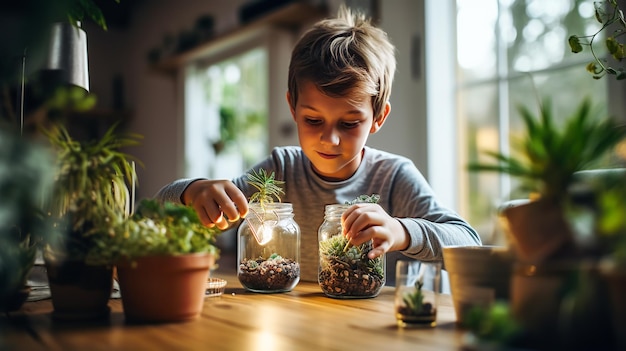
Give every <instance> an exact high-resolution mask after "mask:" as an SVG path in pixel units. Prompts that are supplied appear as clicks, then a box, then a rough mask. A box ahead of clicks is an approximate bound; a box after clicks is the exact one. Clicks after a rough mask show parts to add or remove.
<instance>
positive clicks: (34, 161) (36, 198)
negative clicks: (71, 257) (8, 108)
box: [0, 126, 54, 312]
mask: <svg viewBox="0 0 626 351" xmlns="http://www.w3.org/2000/svg"><path fill="white" fill-rule="evenodd" d="M53 174H54V168H53V162H52V155H51V154H50V153H49V152H48V151H47V150H46V149H45V148H44V146H43V145H41V144H40V143H34V142H31V141H29V140H27V139H25V138H22V137H20V136H18V134H17V133H13V132H11V131H10V128H9V127H7V126H3V127H1V128H0V199H2V201H0V312H4V311H12V310H16V309H18V308H19V307H20V306H21V304H22V303H23V302H24V301H25V299H26V298H27V297H28V294H29V292H30V287H28V286H27V278H28V274H29V272H30V269H31V268H32V267H33V265H34V263H35V254H36V251H37V249H38V248H39V245H40V244H41V242H42V240H46V241H51V240H52V238H53V234H54V233H53V232H52V231H51V230H50V229H51V228H49V227H47V226H46V222H45V221H44V218H45V216H44V215H43V211H42V208H41V204H42V202H43V201H45V199H46V198H47V197H48V196H49V194H50V191H51V188H52V187H51V185H52V180H53Z"/></svg>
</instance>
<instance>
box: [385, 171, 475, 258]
mask: <svg viewBox="0 0 626 351" xmlns="http://www.w3.org/2000/svg"><path fill="white" fill-rule="evenodd" d="M394 178H395V179H394V186H393V189H392V196H391V198H392V199H393V201H392V203H391V205H390V206H391V207H392V208H393V210H392V213H393V214H392V215H393V216H394V217H396V218H397V219H398V220H399V221H400V223H401V224H402V226H403V227H404V228H405V230H406V231H407V233H408V234H409V237H410V244H409V247H408V248H407V249H406V250H404V251H402V254H404V255H405V256H408V257H411V258H414V259H417V260H422V261H433V260H441V259H443V250H442V248H443V247H444V246H452V245H481V244H482V243H481V240H480V236H479V235H478V233H477V232H476V231H475V230H474V229H473V228H472V227H471V226H470V225H469V224H468V223H467V222H466V221H465V220H464V219H463V218H461V216H460V215H458V214H457V213H456V212H454V211H452V210H451V209H449V208H447V207H445V206H444V205H442V204H441V203H440V202H439V201H438V199H437V197H436V195H435V193H434V191H433V190H432V188H431V187H430V185H429V184H428V182H427V181H426V179H425V178H424V177H423V175H422V174H421V173H420V172H419V170H417V168H416V167H415V166H414V165H412V164H409V163H407V164H403V165H402V166H401V167H400V169H399V171H398V172H397V173H396V175H395V176H394Z"/></svg>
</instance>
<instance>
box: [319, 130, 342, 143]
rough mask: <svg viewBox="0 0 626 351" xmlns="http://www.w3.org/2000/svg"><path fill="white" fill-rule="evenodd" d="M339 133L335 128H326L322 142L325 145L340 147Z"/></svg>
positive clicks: (321, 138)
mask: <svg viewBox="0 0 626 351" xmlns="http://www.w3.org/2000/svg"><path fill="white" fill-rule="evenodd" d="M339 139H340V138H339V133H338V132H337V131H336V130H335V128H326V129H325V130H324V131H323V132H322V135H321V136H320V141H321V142H322V143H323V144H331V145H339Z"/></svg>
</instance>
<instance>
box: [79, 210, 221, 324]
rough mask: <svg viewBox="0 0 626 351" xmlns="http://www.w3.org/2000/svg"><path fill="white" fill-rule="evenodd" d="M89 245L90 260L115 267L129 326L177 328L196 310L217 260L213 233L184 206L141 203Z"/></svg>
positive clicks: (193, 316) (189, 318) (192, 316)
mask: <svg viewBox="0 0 626 351" xmlns="http://www.w3.org/2000/svg"><path fill="white" fill-rule="evenodd" d="M113 223H114V225H113V226H112V227H111V228H110V229H109V232H108V233H107V235H102V236H98V237H96V238H95V239H94V246H93V250H91V251H90V254H91V255H93V256H94V257H93V259H94V260H99V261H101V262H102V263H111V264H115V265H116V267H117V274H118V278H119V285H120V292H121V296H122V304H123V306H124V315H125V316H126V320H127V321H129V322H152V323H162V322H182V321H188V320H192V319H195V318H197V317H198V316H199V314H200V312H201V310H202V304H203V301H204V296H205V291H206V284H207V279H208V277H209V270H210V268H211V267H212V266H213V265H214V263H215V260H216V259H217V257H218V255H219V250H218V248H217V247H216V246H215V239H216V236H217V235H218V234H219V233H220V231H219V229H216V228H209V227H207V226H204V225H203V224H202V222H201V221H200V219H199V218H198V216H197V214H196V212H195V211H194V210H193V209H192V208H191V207H188V206H184V205H179V204H173V203H169V202H166V203H163V204H161V203H159V202H157V201H156V200H154V199H144V200H142V201H141V202H140V203H139V205H138V207H137V211H136V212H135V213H134V214H133V215H132V216H131V217H129V218H124V217H123V216H119V215H118V216H117V218H115V219H114V220H113Z"/></svg>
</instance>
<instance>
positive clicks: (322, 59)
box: [157, 7, 480, 281]
mask: <svg viewBox="0 0 626 351" xmlns="http://www.w3.org/2000/svg"><path fill="white" fill-rule="evenodd" d="M394 50H395V48H394V47H393V45H392V44H391V43H390V42H389V40H388V38H387V35H386V33H385V32H383V31H382V30H380V29H378V28H375V27H374V26H372V25H371V24H370V22H369V21H368V20H367V19H366V18H364V17H363V16H362V15H360V14H352V13H351V12H350V11H349V10H348V9H347V8H345V7H342V8H341V9H340V10H339V14H338V17H337V18H335V19H327V20H322V21H320V22H318V23H317V24H315V25H314V26H313V27H312V28H311V29H310V30H309V31H307V32H306V33H305V34H304V35H303V36H302V37H301V38H300V40H299V41H298V43H297V44H296V46H295V48H294V50H293V52H292V57H291V63H290V65H289V81H288V92H287V102H288V104H289V107H290V109H291V114H292V116H293V119H294V121H295V123H296V127H297V131H298V138H299V142H300V147H296V146H290V147H277V148H275V149H274V150H272V153H271V155H270V156H269V157H268V158H267V159H265V160H264V161H262V162H260V163H258V164H257V165H256V166H254V167H253V169H254V170H257V171H258V170H259V169H265V170H266V171H267V173H268V174H270V173H271V172H274V173H275V178H276V179H278V180H283V181H284V182H285V183H284V191H285V194H284V196H282V201H283V202H289V203H291V204H292V205H293V212H294V215H295V220H296V222H297V223H298V225H299V226H300V228H301V233H302V237H301V250H300V251H301V259H300V266H301V279H302V280H308V281H317V269H318V244H317V243H318V239H317V229H318V227H319V226H320V224H321V223H322V222H323V219H324V206H325V205H327V204H334V203H340V204H343V203H345V202H346V201H352V200H354V199H355V198H357V197H358V196H359V195H372V194H378V195H380V201H379V203H378V204H371V203H368V204H364V203H363V204H356V205H353V206H351V207H350V208H349V209H348V210H347V211H346V212H345V214H344V215H343V217H342V220H343V221H344V223H343V228H344V235H346V236H347V237H348V238H349V239H350V240H351V242H352V244H353V245H360V244H362V243H364V242H366V241H368V240H373V246H374V248H373V249H372V250H371V251H370V253H369V257H370V258H375V257H378V256H380V255H382V254H383V253H386V252H391V251H399V252H401V253H403V254H404V255H406V256H408V257H411V258H414V259H418V260H424V261H432V260H441V259H442V250H441V248H442V247H443V246H447V245H480V238H479V236H478V234H477V233H476V232H475V231H474V229H472V228H471V227H470V226H469V225H468V224H467V223H466V222H465V221H464V220H463V219H461V218H460V217H459V216H458V215H457V214H455V213H454V212H453V211H451V210H449V209H447V208H445V207H444V206H442V205H441V204H440V203H438V202H437V199H436V198H435V195H434V193H433V191H432V189H431V187H430V185H429V184H428V183H427V182H426V180H425V179H424V177H423V176H422V174H421V173H420V172H419V170H418V169H417V168H416V167H415V165H414V164H413V163H412V162H411V161H410V160H409V159H407V158H404V157H401V156H398V155H393V154H390V153H387V152H384V151H379V150H375V149H372V148H370V147H368V146H365V143H366V141H367V138H368V136H369V134H373V133H376V132H377V131H378V130H379V129H380V128H381V127H382V126H383V124H384V123H385V121H386V119H387V117H388V116H389V111H390V107H391V105H390V103H389V96H390V93H391V84H392V80H393V75H394V73H395V66H396V60H395V56H394V55H395V52H394ZM246 180H247V178H246V175H245V174H244V175H242V176H240V177H239V178H236V179H233V180H232V181H229V180H207V179H181V180H177V181H175V182H173V183H171V184H169V185H166V186H165V187H163V188H162V189H161V190H160V191H159V192H158V194H157V197H158V198H159V199H161V200H162V201H174V202H182V203H184V204H188V205H191V206H192V207H193V208H194V209H195V210H196V212H197V213H198V215H199V216H200V218H201V219H202V221H203V223H205V224H207V225H209V226H212V225H216V226H217V227H218V228H220V229H225V228H227V227H228V226H229V223H228V222H229V221H230V222H235V221H238V220H239V219H240V218H242V217H245V216H246V215H247V212H248V202H247V199H248V198H249V197H250V195H251V194H252V193H254V192H255V189H254V188H252V187H251V186H250V185H248V184H247V182H246Z"/></svg>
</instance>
